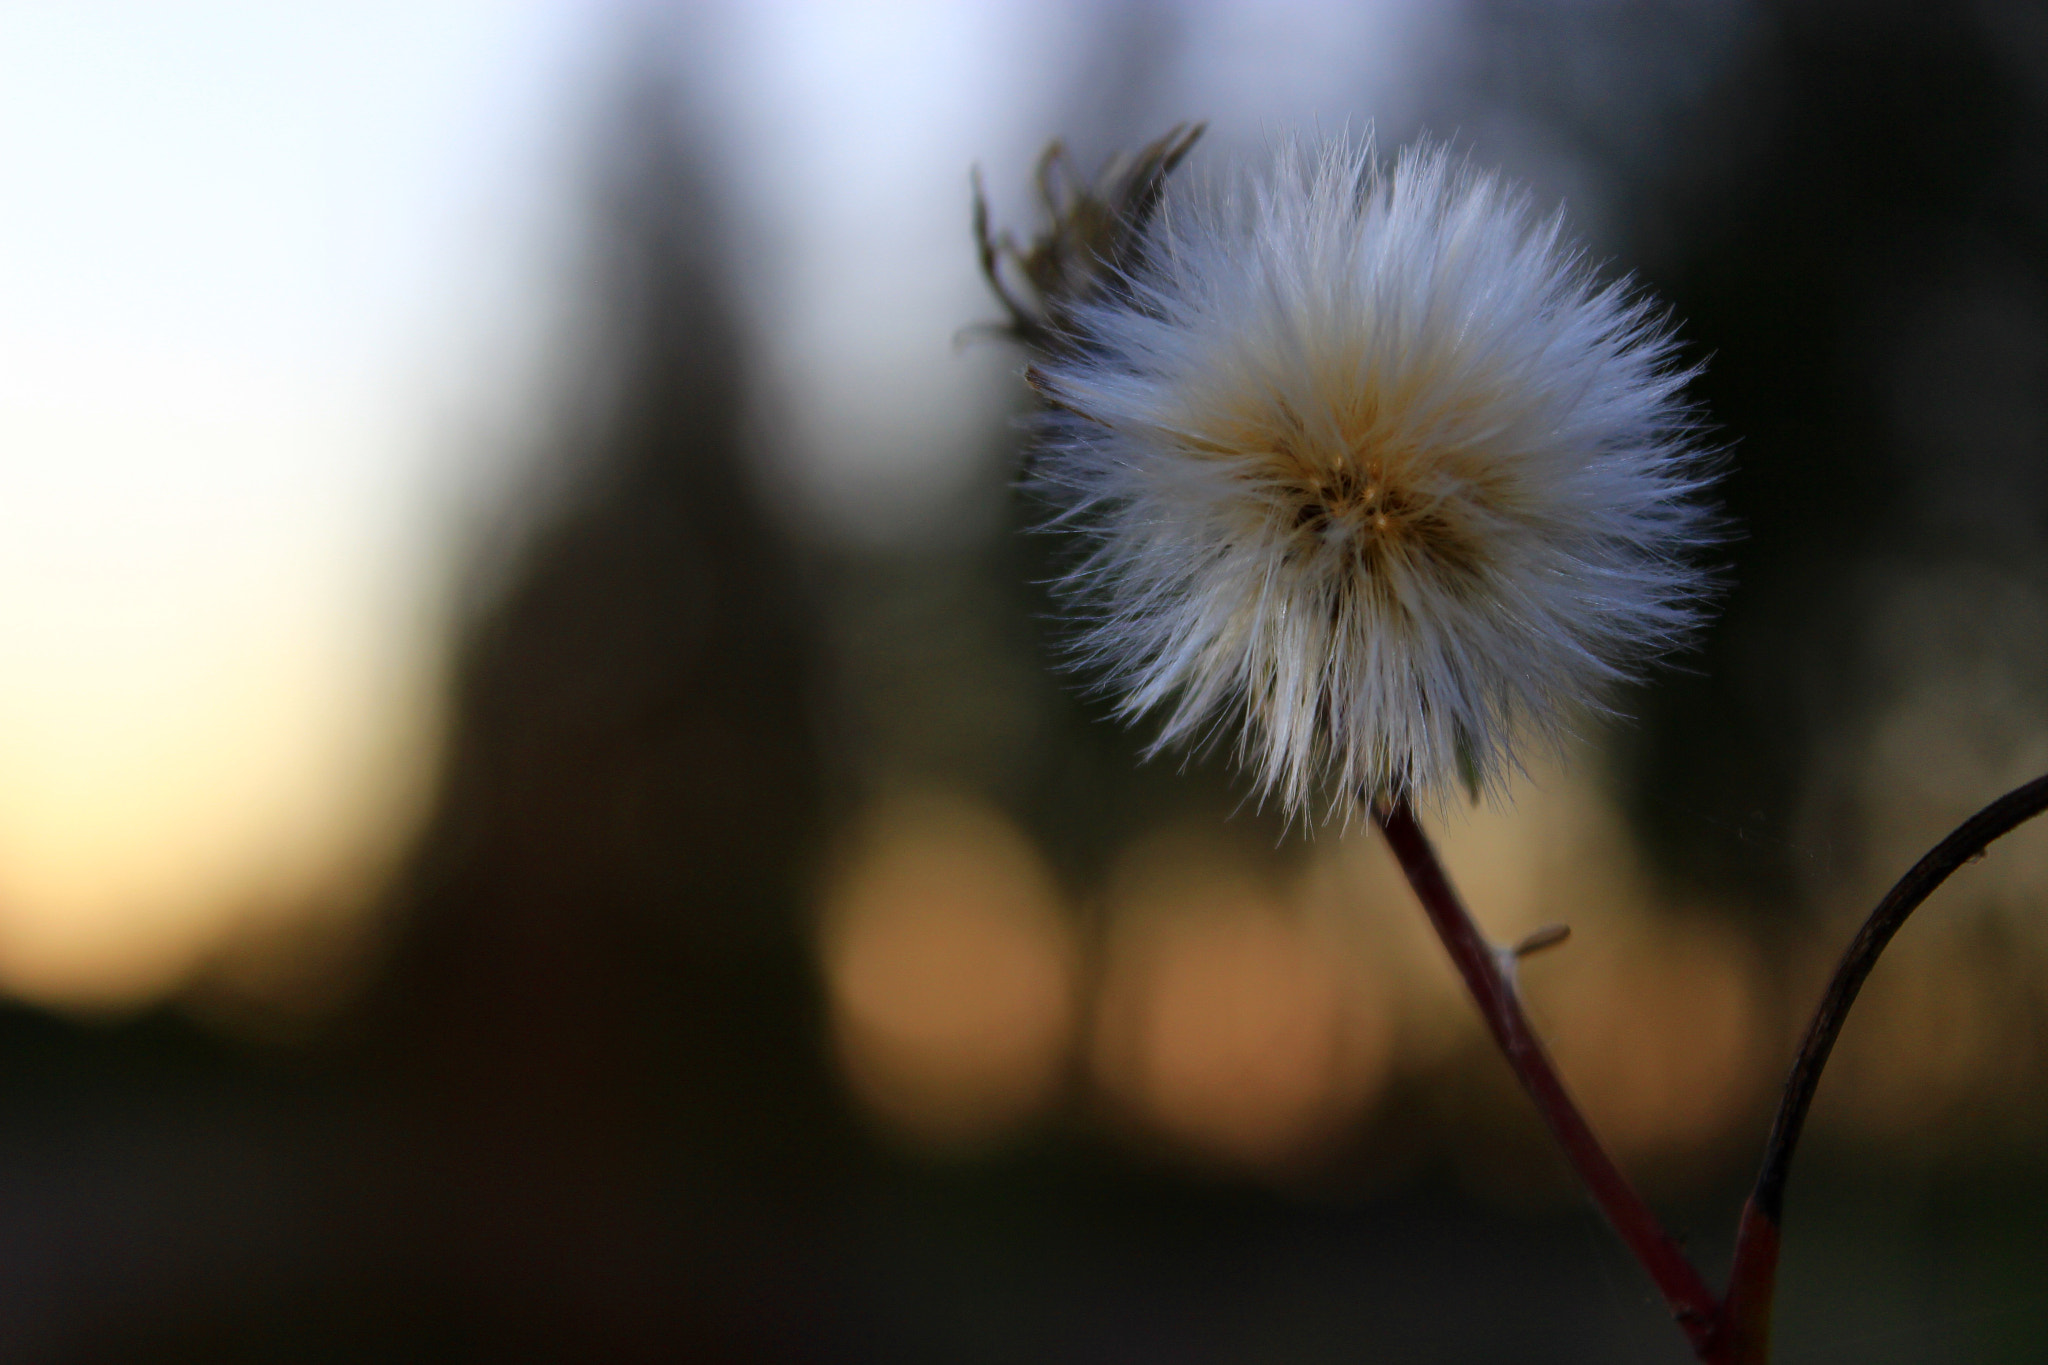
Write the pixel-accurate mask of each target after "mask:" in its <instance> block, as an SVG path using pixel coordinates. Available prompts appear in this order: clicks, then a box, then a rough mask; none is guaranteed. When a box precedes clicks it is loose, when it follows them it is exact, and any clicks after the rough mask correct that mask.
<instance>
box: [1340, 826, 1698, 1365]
mask: <svg viewBox="0 0 2048 1365" xmlns="http://www.w3.org/2000/svg"><path fill="white" fill-rule="evenodd" d="M1373 820H1374V822H1375V823H1376V824H1378V825H1379V827H1380V831H1381V833H1383V834H1384V835H1385V836H1386V839H1387V845H1388V847H1390V848H1391V849H1393V851H1394V857H1395V859H1396V860H1397V861H1398V862H1399V863H1400V864H1401V870H1402V871H1403V872H1404V873H1406V874H1407V876H1408V884H1409V885H1410V886H1412V887H1413V888H1414V889H1415V895H1416V897H1417V899H1419V900H1420V901H1421V902H1422V909H1423V912H1424V913H1425V914H1427V915H1428V916H1429V922H1430V924H1431V926H1432V927H1434V928H1435V930H1436V933H1437V937H1438V938H1439V939H1441V940H1442V941H1443V945H1444V948H1445V949H1446V950H1447V951H1448V952H1449V953H1450V955H1451V961H1452V963H1454V964H1455V965H1456V967H1457V969H1458V975H1459V976H1460V977H1462V978H1463V979H1464V982H1465V988H1466V990H1468V991H1469V992H1471V995H1472V999H1473V1001H1474V1002H1475V1003H1476V1004H1477V1005H1478V1006H1479V1012H1480V1014H1481V1015H1482V1016H1483V1017H1484V1018H1485V1020H1486V1027H1487V1029H1488V1031H1489V1032H1491V1033H1492V1034H1493V1040H1494V1042H1495V1043H1496V1044H1498V1045H1499V1047H1500V1050H1501V1053H1502V1055H1503V1056H1505V1057H1506V1058H1507V1063H1508V1066H1509V1067H1510V1068H1511V1069H1512V1070H1513V1071H1514V1073H1515V1078H1516V1079H1517V1080H1519V1081H1520V1082H1521V1083H1522V1088H1523V1089H1524V1090H1526V1091H1528V1092H1529V1097H1530V1098H1531V1099H1533V1100H1534V1101H1535V1102H1536V1108H1537V1110H1538V1112H1540V1113H1541V1114H1542V1116H1543V1121H1544V1123H1545V1124H1546V1125H1547V1126H1548V1127H1549V1129H1550V1132H1551V1135H1552V1136H1553V1137H1555V1138H1556V1139H1557V1142H1558V1145H1559V1146H1560V1147H1562V1148H1563V1149H1564V1154H1565V1157H1566V1158H1567V1159H1568V1160H1569V1161H1570V1162H1571V1165H1572V1169H1573V1171H1574V1172H1576V1173H1577V1175H1578V1177H1579V1181H1580V1183H1581V1184H1583V1185H1584V1186H1585V1188H1586V1192H1587V1193H1588V1194H1590V1195H1591V1196H1592V1197H1593V1202H1594V1203H1595V1204H1597V1205H1599V1207H1600V1212H1601V1213H1603V1214H1605V1215H1606V1217H1607V1221H1608V1222H1609V1223H1610V1224H1611V1225H1612V1226H1613V1228H1614V1230H1615V1231H1616V1232H1617V1233H1619V1234H1620V1235H1621V1240H1622V1241H1623V1242H1625V1243H1626V1244H1627V1245H1628V1249H1629V1251H1630V1252H1631V1253H1633V1254H1634V1256H1635V1258H1636V1260H1637V1261H1638V1262H1640V1263H1641V1265H1642V1267H1643V1269H1644V1270H1646V1271H1647V1272H1649V1276H1650V1278H1651V1280H1653V1281H1654V1282H1655V1283H1656V1285H1657V1289H1658V1292H1660V1293H1661V1294H1663V1296H1664V1302H1665V1303H1666V1304H1667V1305H1668V1306H1669V1307H1670V1309H1671V1316H1672V1317H1673V1318H1674V1319H1675V1320H1676V1321H1677V1323H1678V1325H1679V1326H1680V1328H1682V1329H1683V1330H1684V1332H1685V1334H1686V1336H1687V1337H1688V1338H1690V1339H1691V1341H1692V1344H1693V1349H1694V1351H1695V1352H1697V1353H1698V1355H1699V1357H1700V1359H1701V1360H1703V1361H1708V1362H1717V1361H1719V1360H1721V1359H1723V1357H1722V1356H1720V1355H1719V1354H1718V1353H1716V1352H1717V1350H1718V1347H1717V1341H1718V1340H1720V1339H1722V1338H1723V1337H1724V1336H1725V1334H1724V1333H1723V1332H1721V1330H1720V1327H1721V1317H1722V1313H1721V1303H1720V1300H1718V1299H1717V1298H1716V1297H1715V1296H1714V1293H1713V1291H1712V1290H1710V1289H1709V1288H1708V1287H1707V1282H1706V1281H1705V1280H1704V1279H1702V1278H1701V1277H1700V1273H1699V1271H1698V1270H1696V1269H1694V1267H1693V1264H1692V1262H1690V1261H1688V1260H1687V1259H1686V1257H1685V1253H1684V1252H1683V1251H1681V1250H1680V1249H1679V1247H1678V1243H1677V1242H1676V1241H1674V1240H1673V1239H1672V1237H1671V1235H1670V1234H1669V1233H1667V1232H1666V1231H1665V1230H1664V1227H1663V1225H1662V1224H1661V1223H1659V1222H1658V1221H1657V1215H1656V1214H1654V1213H1652V1212H1651V1211H1650V1206H1649V1205H1648V1204H1647V1203H1645V1202H1644V1200H1643V1197H1642V1195H1640V1194H1638V1193H1637V1192H1636V1189H1635V1187H1634V1186H1633V1185H1631V1184H1629V1181H1628V1177H1627V1176H1625V1175H1623V1174H1622V1172H1621V1168H1620V1167H1619V1166H1617V1165H1615V1163H1614V1158H1613V1157H1611V1156H1609V1155H1608V1154H1607V1149H1606V1148H1604V1147H1602V1146H1601V1145H1600V1139H1599V1138H1598V1137H1596V1136H1595V1135H1594V1133H1593V1129H1592V1126H1591V1125H1590V1124H1588V1123H1587V1122H1586V1119H1585V1116H1584V1115H1583V1114H1581V1113H1580V1112H1579V1108H1578V1106H1577V1105H1576V1104H1575V1103H1573V1101H1572V1097H1571V1095H1570V1093H1569V1092H1568V1091H1566V1089H1565V1087H1564V1081H1563V1080H1562V1078H1560V1077H1559V1076H1558V1074H1557V1067H1556V1066H1555V1065H1554V1064H1553V1063H1552V1062H1551V1060H1550V1056H1549V1054H1548V1053H1547V1052H1545V1051H1544V1049H1543V1044H1542V1043H1541V1041H1539V1040H1538V1039H1537V1037H1536V1033H1535V1030H1534V1029H1532V1028H1531V1027H1530V1025H1529V1017H1528V1015H1527V1014H1526V1013H1525V1012H1524V1011H1523V1009H1522V1001H1521V996H1520V994H1519V993H1518V992H1517V990H1516V989H1515V983H1514V978H1513V966H1512V964H1513V956H1512V954H1509V953H1504V952H1503V951H1502V950H1500V949H1498V948H1495V947H1494V946H1493V944H1492V943H1491V942H1489V941H1488V940H1487V938H1486V936H1485V935H1484V934H1482V933H1481V932H1480V929H1479V926H1478V925H1477V924H1476V923H1474V922H1473V919H1472V916H1471V914H1470V913H1468V912H1467V911H1466V909H1465V906H1464V903H1463V902H1462V901H1460V900H1459V899H1458V893H1457V892H1456V891H1455V890H1453V889H1452V887H1451V882H1450V878H1449V877H1448V876H1447V875H1446V874H1445V872H1444V868H1443V864H1442V863H1441V862H1440V861H1439V860H1438V858H1437V856H1436V850H1435V849H1434V848H1432V847H1431V846H1430V842H1429V837H1428V836H1427V835H1426V834H1424V833H1423V830H1422V825H1421V824H1420V822H1418V821H1417V820H1416V818H1415V811H1414V808H1413V807H1412V806H1411V805H1410V804H1409V802H1408V801H1407V799H1406V798H1404V797H1395V798H1392V799H1382V800H1379V801H1376V802H1374V804H1373Z"/></svg>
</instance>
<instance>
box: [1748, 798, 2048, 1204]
mask: <svg viewBox="0 0 2048 1365" xmlns="http://www.w3.org/2000/svg"><path fill="white" fill-rule="evenodd" d="M2044 810H2048V776H2043V777H2037V778H2035V779H2034V780H2033V781H2032V782H2029V783H2027V784H2026V785H2025V786H2024V787H2019V788H2016V789H2015V790H2013V791H2010V792H2007V793H2006V794H2005V795H2004V796H2001V797H1999V798H1998V799H1997V800H1996V801H1993V802H1992V803H1991V804H1990V805H1988V806H1986V807H1985V808H1984V809H1982V810H1980V811H1978V812H1977V813H1976V814H1975V815H1973V816H1971V817H1970V818H1969V819H1967V820H1965V821H1963V823H1962V824H1961V825H1958V826H1957V827H1956V830H1955V832H1954V833H1952V834H1950V835H1949V836H1948V837H1947V838H1946V839H1943V840H1942V841H1941V842H1940V843H1938V844H1936V845H1935V846H1934V848H1933V849H1932V850H1931V851H1930V852H1929V853H1928V854H1927V856H1926V857H1924V858H1922V859H1921V860H1920V861H1919V862H1917V863H1915V864H1913V867H1912V870H1911V871H1909V872H1907V873H1906V875H1905V876H1903V877H1901V878H1899V880H1898V883H1897V885H1895V886H1893V887H1892V889H1891V891H1890V892H1889V893H1888V894H1887V895H1886V896H1885V898H1884V899H1883V900H1882V901H1880V902H1879V903H1878V906H1877V909H1875V910H1873V911H1871V912H1870V918H1869V919H1867V920H1865V921H1864V922H1863V928H1862V929H1861V930H1859V931H1858V932H1857V934H1856V939H1855V941H1854V942H1853V943H1851V944H1850V945H1849V951H1848V952H1846V953H1844V954H1843V955H1842V962H1841V965H1840V966H1838V967H1836V968H1835V977H1834V980H1832V981H1830V982H1829V983H1828V991H1827V994H1826V996H1824V997H1823V998H1822V999H1821V1002H1820V1008H1819V1009H1818V1010H1816V1011H1814V1015H1813V1023H1812V1024H1811V1025H1810V1026H1809V1027H1808V1028H1807V1030H1806V1041H1805V1042H1803V1043H1801V1044H1800V1046H1799V1057H1798V1060H1797V1061H1795V1062H1793V1064H1792V1074H1791V1075H1790V1076H1789V1077H1787V1078H1786V1081H1785V1095H1784V1098H1783V1099H1782V1100H1781V1101H1780V1102H1779V1105H1778V1117H1777V1121H1776V1122H1775V1123H1773V1124H1772V1125H1771V1136H1770V1141H1769V1142H1768V1143H1766V1144H1765V1147H1764V1162H1763V1169H1762V1170H1761V1171H1760V1172H1758V1174H1757V1178H1756V1189H1755V1192H1754V1194H1753V1195H1752V1196H1751V1197H1752V1198H1754V1199H1755V1201H1756V1203H1757V1207H1758V1208H1760V1209H1761V1210H1763V1212H1764V1213H1766V1214H1768V1215H1769V1216H1770V1217H1771V1218H1773V1219H1776V1218H1778V1216H1779V1215H1780V1213H1781V1212H1782V1211H1783V1207H1784V1200H1785V1179H1786V1176H1787V1175H1788V1174H1789V1173H1790V1170H1791V1164H1792V1151H1793V1148H1795V1147H1796V1146H1798V1144H1799V1133H1800V1129H1801V1128H1802V1127H1804V1126H1805V1123H1806V1111H1807V1109H1808V1108H1809V1107H1811V1105H1812V1104H1813V1095H1814V1091H1815V1090H1817V1089H1818V1088H1819V1086H1820V1073H1821V1070H1822V1068H1824V1067H1825V1066H1826V1065H1827V1063H1828V1053H1829V1052H1831V1051H1832V1050H1833V1049H1834V1046H1835V1039H1836V1038H1837V1037H1838V1036H1839V1035H1840V1034H1841V1032H1842V1025H1843V1023H1844V1022H1845V1021H1846V1020H1847V1019H1848V1017H1849V1007H1850V1006H1851V1005H1853V1004H1855V1003H1856V993H1857V992H1858V991H1860V990H1862V989H1863V983H1864V981H1865V980H1866V979H1867V978H1868V977H1869V976H1870V971H1871V968H1873V967H1875V966H1876V965H1877V959H1878V955H1879V954H1880V953H1882V952H1884V950H1885V945H1887V944H1889V943H1890V942H1891V941H1892V935H1894V934H1896V933H1898V932H1899V928H1900V926H1902V925H1903V924H1905V922H1906V918H1907V916H1909V915H1911V914H1912V913H1913V912H1914V911H1915V910H1916V909H1918V908H1919V906H1920V902H1922V901H1924V900H1926V899H1927V897H1928V896H1929V895H1931V894H1933V892H1934V889H1935V888H1936V887H1938V886H1940V885H1941V884H1942V883H1943V882H1944V881H1946V880H1947V879H1948V876H1949V874H1950V873H1952V872H1954V871H1955V870H1956V869H1957V868H1959V867H1961V866H1962V865H1963V864H1965V863H1967V862H1969V861H1970V860H1971V859H1972V858H1975V857H1976V856H1977V855H1978V854H1980V853H1982V852H1983V851H1984V850H1985V848H1986V847H1987V846H1989V845H1990V844H1991V842H1992V841H1993V840H1995V839H1997V838H1999V837H2000V836H2002V835H2005V834H2009V833H2011V832H2012V831H2013V830H2014V829H2016V828H2018V827H2019V826H2020V825H2023V824H2025V823H2026V822H2027V821H2029V820H2031V819H2033V818H2034V817H2035V816H2037V815H2039V814H2041V813H2042V812H2043V811H2044Z"/></svg>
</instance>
